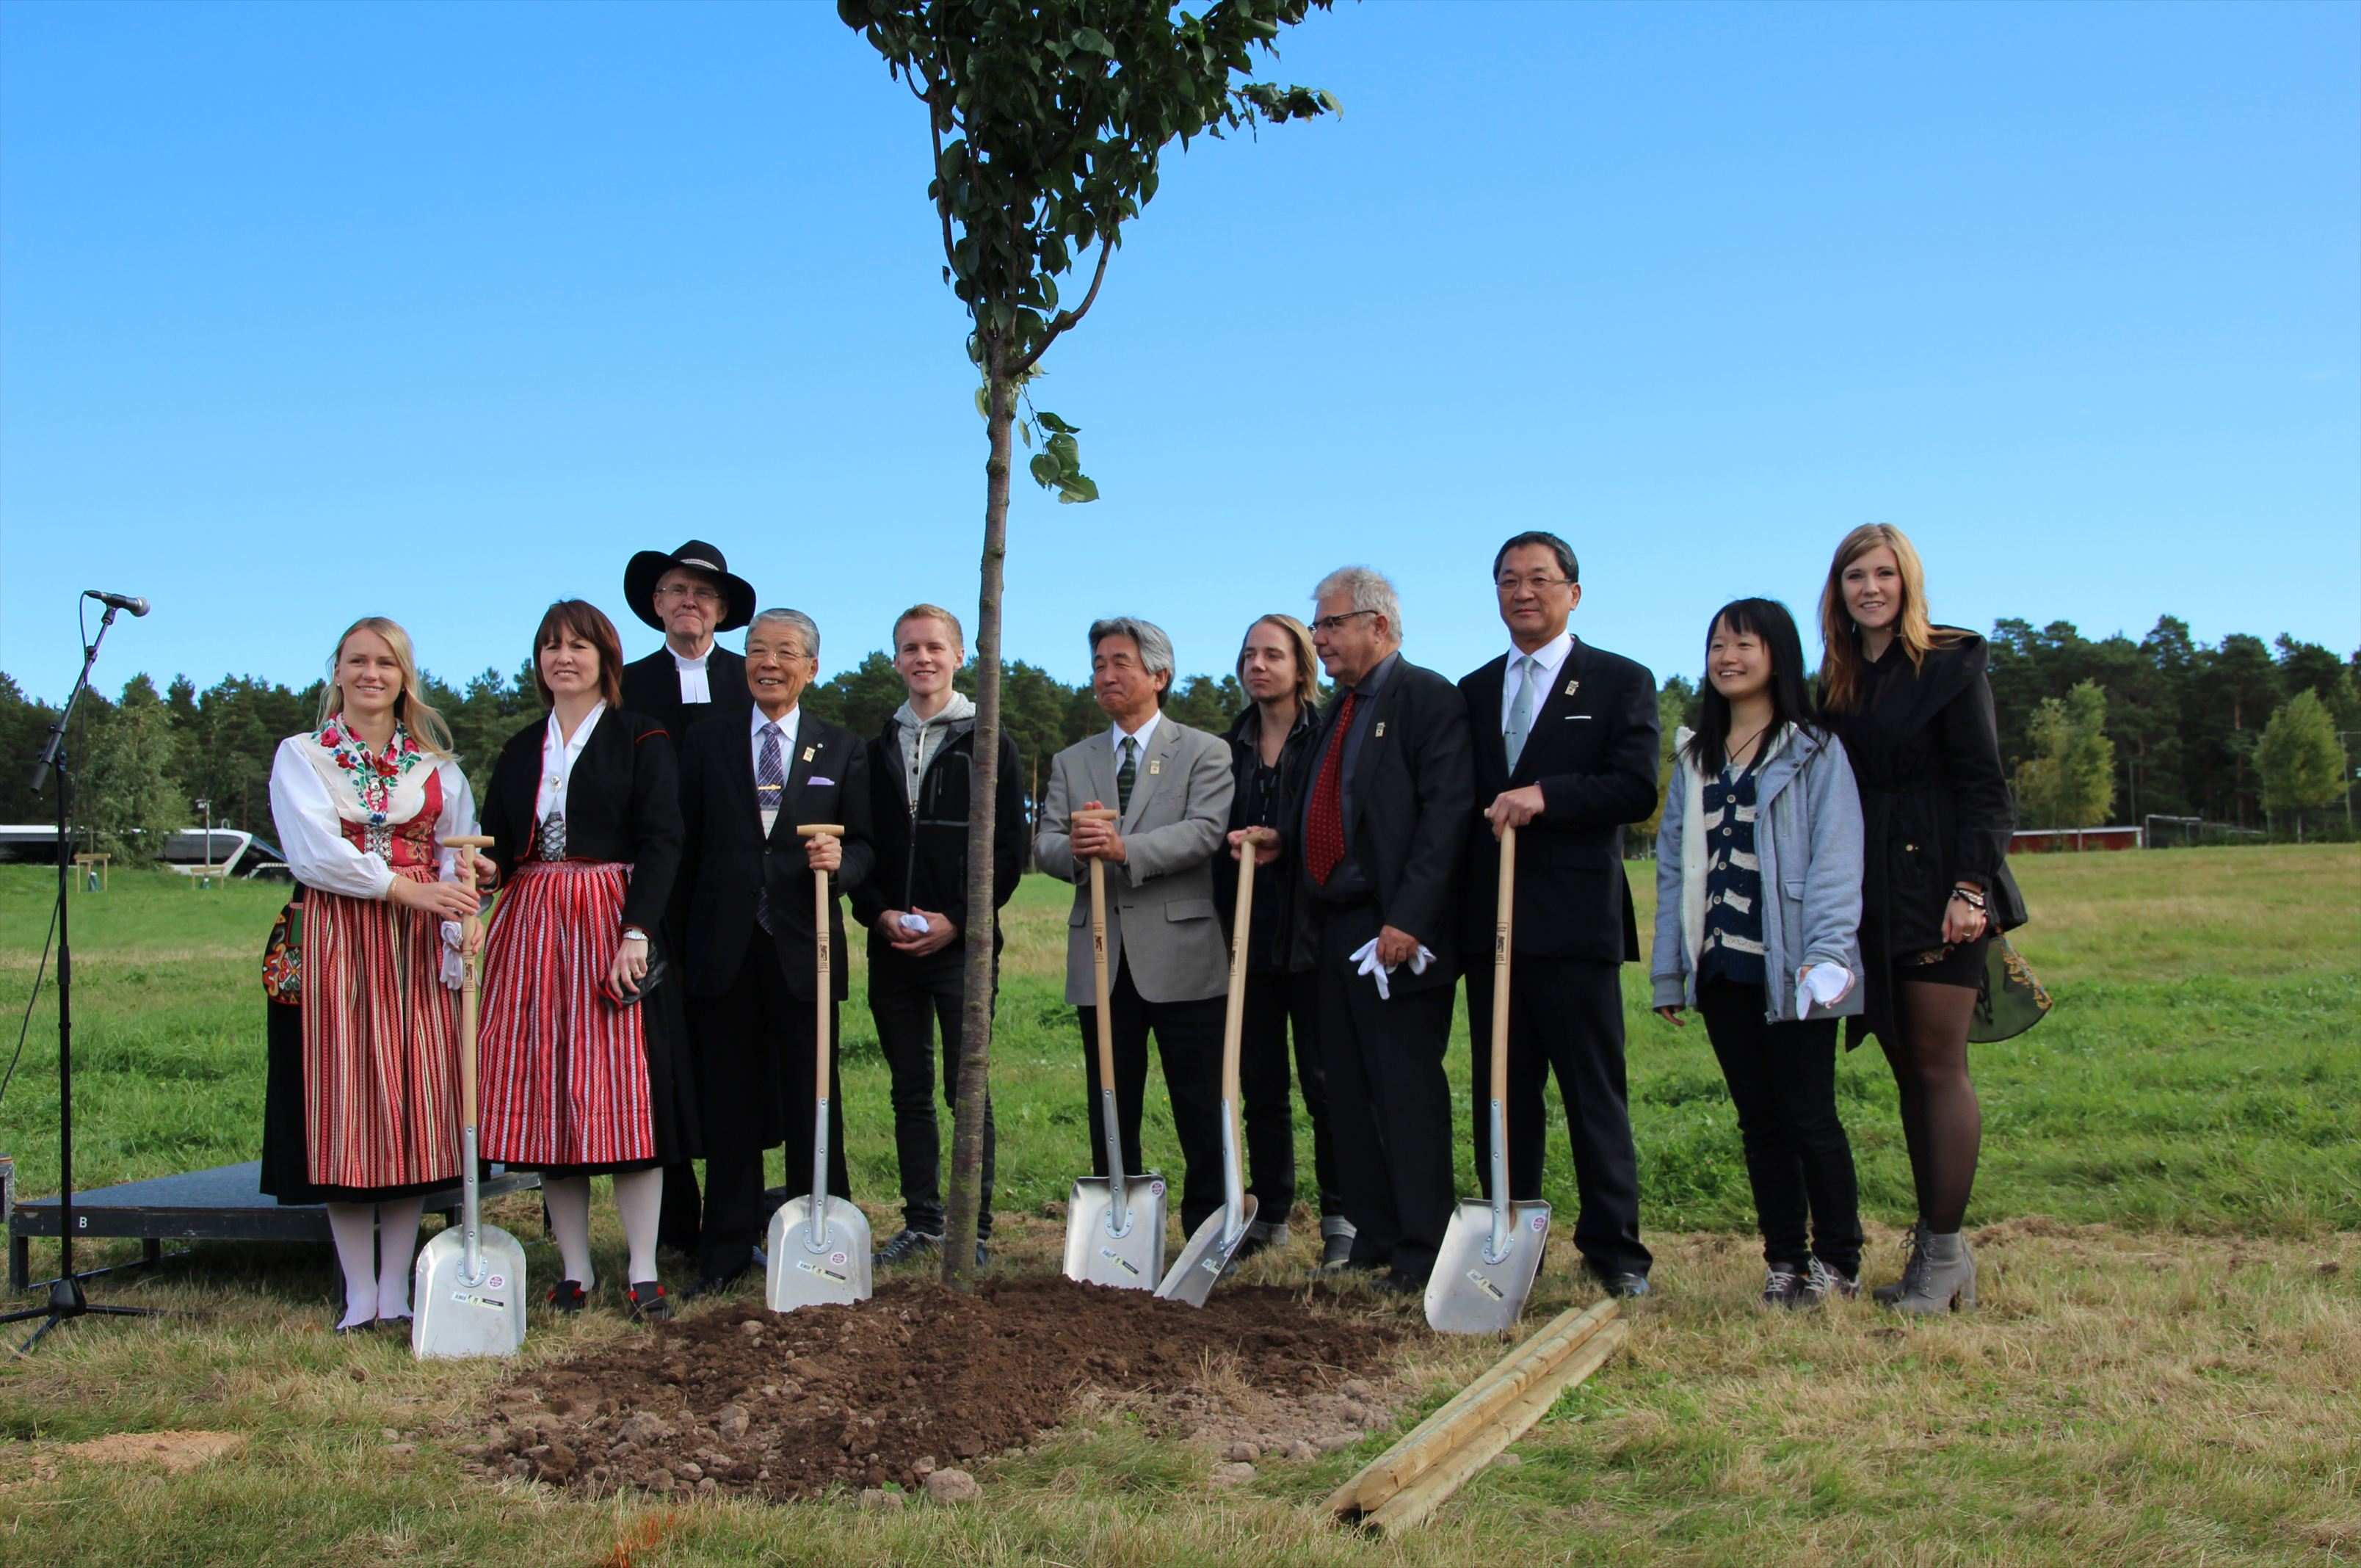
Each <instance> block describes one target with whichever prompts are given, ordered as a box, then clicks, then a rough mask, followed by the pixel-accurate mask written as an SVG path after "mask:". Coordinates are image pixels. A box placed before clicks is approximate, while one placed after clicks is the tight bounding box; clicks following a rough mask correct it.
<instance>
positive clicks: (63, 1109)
mask: <svg viewBox="0 0 2361 1568" xmlns="http://www.w3.org/2000/svg"><path fill="white" fill-rule="evenodd" d="M114 623H115V607H114V606H112V605H109V606H108V607H107V610H106V613H105V614H104V615H103V616H101V617H100V618H99V621H98V635H97V636H96V637H93V638H92V639H91V641H90V645H89V646H88V647H86V648H84V649H83V650H82V674H80V675H78V676H76V677H75V679H74V685H73V691H72V692H71V694H70V695H69V696H67V697H66V704H65V707H62V708H60V710H59V712H58V719H57V722H56V723H54V724H52V725H50V726H49V743H48V744H47V745H45V746H43V747H42V748H41V760H40V761H39V762H36V763H35V764H34V765H33V777H32V786H33V793H35V794H36V795H38V794H39V793H40V790H41V786H42V785H43V784H45V783H47V782H48V781H49V776H50V775H51V774H52V773H54V774H55V775H56V776H57V785H58V1277H56V1278H55V1279H52V1280H50V1281H49V1305H48V1306H46V1307H27V1308H26V1309H24V1310H22V1311H16V1312H7V1313H0V1323H16V1322H23V1321H27V1320H28V1319H32V1318H40V1319H42V1320H44V1321H43V1322H42V1324H41V1326H40V1327H39V1328H38V1329H36V1330H34V1331H33V1337H32V1338H30V1339H28V1340H27V1341H26V1342H25V1343H24V1344H23V1346H22V1347H21V1348H19V1350H18V1351H17V1353H16V1354H19V1355H22V1354H24V1353H25V1352H26V1351H28V1350H31V1349H32V1348H33V1347H34V1346H35V1345H37V1344H38V1343H41V1340H42V1337H43V1336H44V1335H46V1334H47V1333H48V1332H49V1331H50V1330H51V1329H53V1328H56V1327H57V1326H58V1325H59V1324H60V1323H62V1322H66V1321H71V1319H74V1318H82V1317H88V1316H90V1315H92V1314H93V1313H98V1314H103V1315H104V1316H107V1317H114V1318H153V1317H161V1316H163V1315H164V1314H163V1313H162V1312H160V1311H159V1310H157V1309H155V1308H152V1307H103V1306H98V1305H95V1304H93V1302H92V1301H91V1299H90V1298H89V1297H88V1296H87V1295H85V1294H84V1293H83V1291H82V1281H83V1280H84V1279H86V1278H88V1277H90V1276H91V1275H93V1274H103V1273H104V1272H105V1270H104V1269H92V1270H90V1271H89V1273H86V1274H76V1273H75V1272H74V1264H73V1243H74V1217H73V949H72V948H71V945H70V944H69V943H68V941H67V939H66V915H67V912H68V910H69V908H70V900H69V899H68V897H67V887H68V883H69V881H70V878H71V873H72V867H73V834H72V812H71V806H70V801H71V793H72V789H71V786H72V774H71V771H70V770H69V769H68V767H67V765H66V724H67V722H68V721H69V720H71V718H73V710H74V704H75V703H76V702H78V701H80V700H81V697H82V690H83V688H84V687H86V686H88V685H90V670H91V666H92V665H93V664H95V663H98V645H99V644H100V643H101V642H104V641H106V629H107V628H108V627H109V626H112V625H113V624H114Z"/></svg>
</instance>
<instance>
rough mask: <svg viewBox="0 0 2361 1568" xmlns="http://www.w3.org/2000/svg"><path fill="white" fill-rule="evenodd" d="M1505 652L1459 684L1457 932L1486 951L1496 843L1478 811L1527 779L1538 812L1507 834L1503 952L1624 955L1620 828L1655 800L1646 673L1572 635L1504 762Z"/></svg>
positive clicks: (1651, 687) (1651, 698)
mask: <svg viewBox="0 0 2361 1568" xmlns="http://www.w3.org/2000/svg"><path fill="white" fill-rule="evenodd" d="M1508 668H1509V656H1508V655H1507V654H1506V653H1503V654H1501V655H1500V656H1499V658H1497V659H1495V660H1493V661H1492V662H1491V663H1488V664H1486V665H1484V666H1483V667H1482V668H1481V669H1478V670H1477V671H1475V672H1474V673H1473V674H1469V675H1468V676H1467V677H1466V678H1465V679H1464V680H1462V681H1461V682H1460V683H1459V695H1460V696H1461V698H1462V699H1463V700H1464V701H1465V702H1466V709H1467V729H1468V731H1469V733H1470V735H1471V736H1472V737H1473V738H1474V739H1473V744H1474V749H1475V753H1476V822H1475V826H1474V828H1473V829H1472V830H1471V831H1470V832H1469V833H1468V836H1467V874H1466V880H1465V882H1464V883H1463V884H1462V886H1463V893H1462V895H1461V899H1460V905H1459V931H1460V940H1461V941H1462V942H1463V943H1464V944H1466V948H1467V950H1468V951H1470V952H1477V951H1487V950H1489V948H1491V945H1492V927H1493V922H1494V920H1495V918H1496V917H1497V916H1498V914H1499V899H1500V846H1499V840H1498V839H1494V838H1493V837H1492V829H1491V828H1490V827H1489V826H1488V825H1487V824H1486V823H1485V822H1484V820H1483V813H1484V812H1485V810H1486V809H1487V808H1488V807H1489V806H1491V804H1492V802H1493V800H1494V799H1495V798H1497V797H1498V796H1499V795H1500V794H1501V793H1502V792H1503V791H1506V790H1511V789H1522V788H1523V787H1524V786H1525V785H1527V784H1539V785H1540V786H1541V792H1542V814H1541V816H1539V817H1535V818H1534V819H1533V820H1532V822H1530V823H1528V824H1526V825H1525V826H1524V827H1523V828H1519V829H1518V830H1517V909H1516V936H1515V939H1514V943H1513V950H1514V951H1517V952H1520V953H1528V954H1531V955H1532V956H1533V957H1535V958H1551V959H1587V960H1589V961H1591V962H1594V963H1624V962H1629V961H1631V960H1634V959H1638V958H1639V956H1640V927H1639V920H1638V917H1637V916H1636V914H1635V912H1634V910H1633V907H1632V904H1631V880H1630V879H1629V878H1628V877H1626V876H1625V875H1624V874H1623V826H1624V824H1625V823H1628V822H1641V821H1644V820H1646V819H1647V817H1648V814H1649V813H1650V812H1652V811H1653V810H1655V808H1656V764H1657V761H1658V746H1659V739H1658V728H1657V718H1656V677H1655V676H1654V675H1653V674H1649V673H1648V670H1647V667H1646V666H1645V665H1642V664H1639V663H1634V662H1632V661H1631V660H1630V659H1627V658H1625V657H1623V656H1622V655H1621V654H1620V653H1610V652H1607V650H1605V649H1604V648H1593V647H1591V646H1589V645H1588V644H1587V643H1585V642H1584V641H1582V640H1581V639H1580V638H1578V637H1577V638H1576V639H1575V640H1574V647H1573V649H1572V651H1571V652H1568V653H1567V654H1566V656H1565V663H1563V664H1561V665H1559V666H1558V672H1557V678H1556V680H1555V681H1554V683H1553V684H1552V685H1551V686H1550V689H1549V690H1548V692H1547V693H1545V694H1544V696H1543V701H1542V705H1541V707H1539V708H1538V709H1536V710H1535V711H1534V714H1533V728H1532V734H1531V735H1530V736H1529V737H1528V738H1527V739H1526V741H1525V749H1524V751H1521V752H1520V753H1519V754H1518V757H1517V767H1516V771H1515V772H1514V773H1511V772H1510V770H1509V751H1508V742H1507V740H1505V739H1504V738H1503V737H1502V735H1501V733H1500V701H1501V691H1502V683H1503V682H1504V681H1506V679H1507V678H1508Z"/></svg>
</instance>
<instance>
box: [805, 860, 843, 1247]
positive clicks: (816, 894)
mask: <svg viewBox="0 0 2361 1568" xmlns="http://www.w3.org/2000/svg"><path fill="white" fill-rule="evenodd" d="M822 837H826V838H829V839H841V838H843V837H844V825H843V824H842V823H840V822H799V823H797V824H796V838H798V839H818V838H822ZM828 905H829V894H828V873H827V872H813V873H812V958H813V963H814V966H815V972H816V974H817V976H818V978H817V981H816V982H815V984H814V985H813V987H812V990H813V993H814V996H813V1002H812V1014H813V1020H814V1022H813V1029H812V1103H813V1104H815V1105H818V1104H819V1103H820V1102H823V1101H825V1100H827V1098H828V1044H829V1028H828V1025H829V1006H830V1003H833V1002H834V1001H835V1000H836V997H835V991H836V983H835V982H836V975H835V972H834V969H833V967H832V963H833V959H832V956H831V955H830V953H829V928H828V927H829V919H828ZM812 1201H813V1202H814V1203H818V1202H819V1201H820V1198H819V1195H818V1194H815V1195H814V1196H813V1198H812Z"/></svg>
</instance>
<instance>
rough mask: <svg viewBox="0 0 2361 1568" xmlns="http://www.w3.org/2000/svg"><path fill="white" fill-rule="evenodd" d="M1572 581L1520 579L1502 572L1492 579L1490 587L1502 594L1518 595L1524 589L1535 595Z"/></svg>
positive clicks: (1563, 578)
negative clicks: (1528, 589) (1531, 591)
mask: <svg viewBox="0 0 2361 1568" xmlns="http://www.w3.org/2000/svg"><path fill="white" fill-rule="evenodd" d="M1572 581H1574V579H1573V578H1572V577H1543V576H1531V577H1521V576H1517V575H1516V574H1515V573H1514V572H1503V573H1501V574H1500V575H1499V576H1497V577H1495V578H1493V579H1492V586H1493V587H1496V588H1498V589H1499V590H1500V591H1501V592H1502V593H1504V594H1513V593H1519V592H1521V591H1523V590H1524V589H1526V588H1531V589H1532V590H1533V592H1535V593H1537V594H1545V593H1547V592H1549V591H1550V589H1552V588H1561V587H1565V585H1566V584H1568V583H1570V582H1572Z"/></svg>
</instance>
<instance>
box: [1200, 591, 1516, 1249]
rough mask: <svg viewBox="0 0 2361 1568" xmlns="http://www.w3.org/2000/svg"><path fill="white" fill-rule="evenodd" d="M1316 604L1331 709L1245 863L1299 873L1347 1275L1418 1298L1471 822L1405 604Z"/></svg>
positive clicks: (1336, 598) (1300, 937) (1323, 595)
mask: <svg viewBox="0 0 2361 1568" xmlns="http://www.w3.org/2000/svg"><path fill="white" fill-rule="evenodd" d="M1313 602H1314V604H1315V605H1316V607H1317V608H1316V609H1315V610H1314V619H1313V620H1312V646H1313V648H1314V649H1315V650H1317V652H1319V654H1320V663H1321V664H1322V665H1323V667H1324V668H1325V669H1326V671H1327V673H1328V677H1329V679H1330V680H1331V681H1333V682H1334V684H1335V689H1336V696H1334V698H1333V699H1332V700H1331V701H1330V702H1329V704H1328V707H1327V708H1326V709H1325V710H1324V711H1323V713H1322V714H1321V717H1320V729H1319V733H1318V735H1317V737H1316V739H1315V740H1314V743H1313V744H1314V751H1313V754H1314V756H1315V757H1316V758H1317V759H1318V761H1317V762H1315V763H1314V764H1313V766H1312V780H1311V784H1310V785H1309V787H1308V788H1307V789H1306V790H1305V791H1304V793H1303V795H1302V798H1301V800H1300V801H1299V802H1297V803H1295V805H1294V806H1292V807H1290V809H1289V810H1287V811H1285V812H1283V813H1282V820H1283V821H1284V822H1286V823H1288V824H1290V828H1287V829H1282V831H1281V833H1280V835H1279V843H1278V844H1277V845H1273V844H1271V843H1270V842H1268V840H1263V841H1260V842H1259V843H1258V844H1257V850H1256V855H1257V861H1263V862H1268V861H1270V860H1273V859H1275V858H1278V857H1279V856H1280V855H1292V856H1293V857H1294V859H1295V861H1296V862H1297V864H1298V865H1299V866H1300V867H1301V896H1300V897H1299V898H1298V900H1297V909H1298V916H1297V933H1296V942H1297V944H1298V947H1297V951H1298V954H1299V957H1301V958H1303V959H1307V960H1308V961H1309V963H1310V965H1311V968H1312V972H1313V973H1314V974H1315V975H1317V976H1318V977H1319V986H1320V1017H1321V1027H1322V1036H1321V1039H1322V1050H1323V1054H1324V1055H1325V1057H1326V1060H1327V1067H1328V1096H1329V1100H1328V1103H1329V1116H1330V1118H1331V1128H1332V1136H1333V1137H1334V1141H1335V1149H1336V1175H1337V1181H1338V1184H1339V1185H1340V1186H1341V1187H1342V1188H1343V1189H1344V1197H1345V1214H1346V1217H1347V1218H1349V1219H1350V1220H1351V1221H1352V1222H1353V1226H1354V1230H1355V1232H1356V1234H1355V1236H1354V1241H1353V1251H1352V1255H1351V1257H1350V1259H1349V1261H1348V1264H1347V1266H1348V1267H1352V1268H1357V1269H1370V1270H1376V1269H1383V1270H1385V1272H1384V1273H1383V1274H1382V1275H1380V1276H1379V1277H1378V1283H1379V1284H1380V1286H1381V1287H1382V1288H1386V1289H1388V1290H1393V1291H1399V1292H1401V1293H1403V1294H1419V1293H1422V1292H1423V1291H1424V1290H1425V1288H1426V1278H1427V1276H1428V1275H1429V1274H1430V1273H1432V1272H1433V1268H1434V1258H1435V1254H1436V1252H1437V1251H1438V1250H1439V1249H1440V1248H1441V1246H1442V1245H1443V1233H1444V1229H1445V1228H1446V1227H1447V1226H1448V1225H1449V1223H1450V1221H1451V1210H1452V1205H1453V1202H1454V1201H1455V1199H1454V1192H1453V1168H1452V1157H1451V1086H1450V1084H1449V1082H1448V1081H1447V1080H1446V1079H1445V1078H1444V1069H1443V1058H1444V1048H1445V1047H1446V1045H1447V1044H1448V1042H1449V1040H1450V1036H1451V1002H1452V984H1453V981H1455V978H1456V977H1457V974H1458V971H1459V964H1458V952H1459V948H1458V942H1457V931H1456V916H1457V904H1456V895H1457V889H1458V878H1459V866H1460V856H1461V850H1462V846H1463V844H1464V841H1465V839H1466V832H1467V828H1468V825H1469V823H1470V822H1471V820H1472V819H1473V817H1474V806H1475V795H1474V789H1475V785H1474V775H1473V773H1472V772H1471V767H1472V764H1471V762H1470V757H1469V750H1468V739H1467V715H1466V706H1465V704H1463V703H1462V702H1461V700H1460V698H1459V694H1458V692H1457V691H1456V690H1455V688H1454V687H1453V685H1452V684H1451V683H1450V682H1449V681H1447V680H1445V679H1444V677H1443V676H1441V675H1439V674H1435V673H1434V672H1433V671H1432V670H1428V669H1422V668H1421V667H1420V666H1419V665H1416V664H1413V663H1411V662H1410V661H1409V660H1407V659H1404V658H1403V657H1402V656H1401V604H1400V600H1399V599H1398V598H1396V597H1395V594H1394V588H1393V585H1392V584H1391V583H1389V582H1388V581H1387V580H1386V579H1385V578H1384V577H1383V576H1380V575H1379V574H1378V573H1376V572H1373V571H1370V570H1369V569H1368V568H1367V567H1365V566H1346V567H1344V568H1342V569H1341V570H1338V571H1335V572H1332V573H1330V574H1329V575H1328V576H1326V577H1324V578H1323V579H1322V580H1321V584H1320V587H1318V589H1317V590H1315V592H1314V594H1313ZM1243 837H1244V835H1243V833H1240V834H1235V835H1233V836H1232V841H1233V843H1234V844H1235V843H1236V842H1237V841H1238V840H1239V839H1243Z"/></svg>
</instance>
